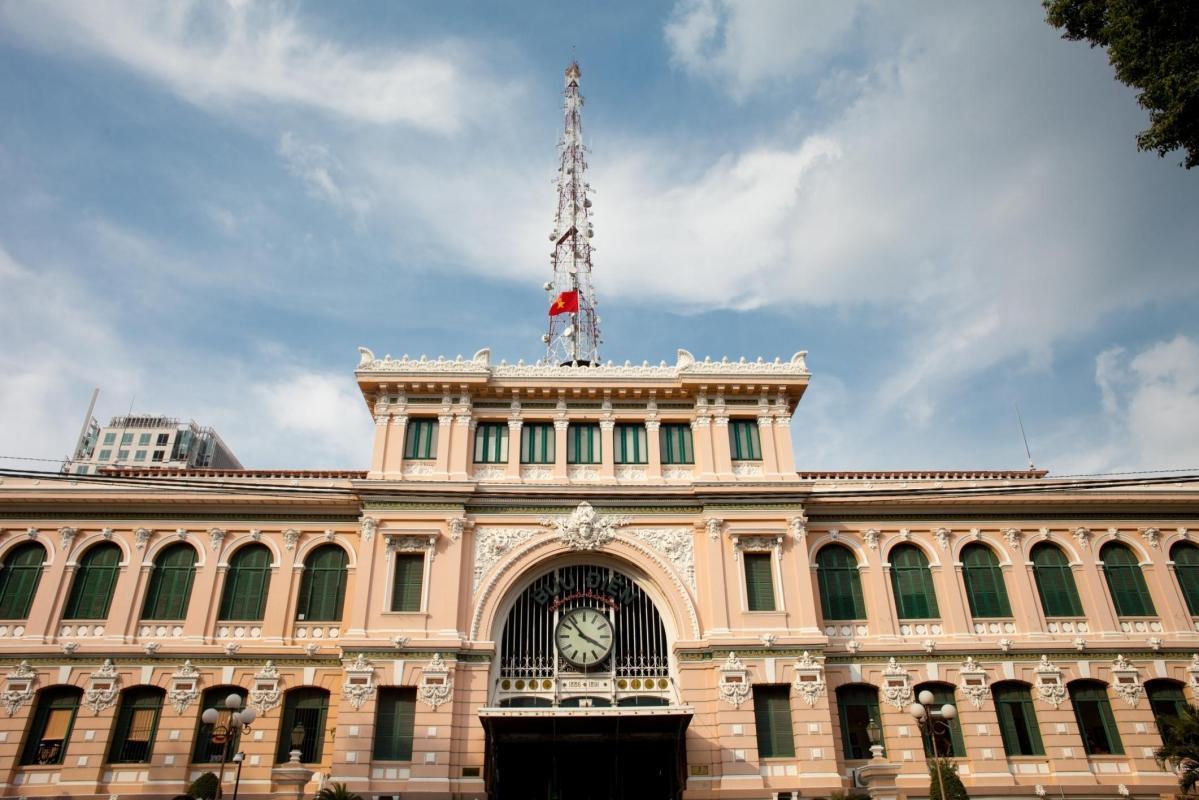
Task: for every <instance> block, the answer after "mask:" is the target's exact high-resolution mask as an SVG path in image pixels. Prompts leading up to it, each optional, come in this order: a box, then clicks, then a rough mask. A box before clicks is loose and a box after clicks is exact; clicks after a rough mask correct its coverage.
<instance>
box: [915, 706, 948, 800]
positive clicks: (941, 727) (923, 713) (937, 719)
mask: <svg viewBox="0 0 1199 800" xmlns="http://www.w3.org/2000/svg"><path fill="white" fill-rule="evenodd" d="M916 699H917V700H918V701H919V702H916V703H912V705H910V706H909V707H908V713H909V714H911V715H912V716H913V717H914V718H915V719H916V725H918V726H919V728H920V732H921V733H926V734H928V740H929V742H931V743H932V747H933V762H934V764H935V765H936V769H937V784H938V785H939V786H940V787H941V800H949V798H947V797H946V796H945V777H944V776H943V775H942V774H941V756H940V754H938V753H937V736H938V735H940V734H947V733H949V732H950V730H951V727H950V725H951V723H952V722H953V718H954V717H956V716H957V715H958V710H957V709H956V708H954V706H953V704H952V703H946V704H945V705H943V706H941V707H940V708H933V707H932V705H933V703H934V702H936V699H937V698H936V697H934V696H933V693H932V692H930V691H929V690H928V689H925V690H924V691H922V692H921V693H920V694H919V696H918V697H917V698H916Z"/></svg>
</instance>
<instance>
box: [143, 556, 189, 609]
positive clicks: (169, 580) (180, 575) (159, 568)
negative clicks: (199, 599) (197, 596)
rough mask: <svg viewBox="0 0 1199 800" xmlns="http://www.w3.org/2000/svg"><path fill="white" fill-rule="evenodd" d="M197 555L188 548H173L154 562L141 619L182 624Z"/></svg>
mask: <svg viewBox="0 0 1199 800" xmlns="http://www.w3.org/2000/svg"><path fill="white" fill-rule="evenodd" d="M195 562H196V551H195V549H194V548H192V547H191V545H186V544H173V545H171V546H170V547H167V548H166V549H164V550H163V551H162V552H161V553H159V554H158V557H157V558H155V559H154V569H153V570H152V571H151V572H150V583H149V586H148V587H147V588H146V600H145V603H144V604H143V605H142V619H147V620H181V619H185V618H186V617H187V606H188V602H189V601H190V599H191V587H192V578H193V577H194V576H195V571H196V570H195Z"/></svg>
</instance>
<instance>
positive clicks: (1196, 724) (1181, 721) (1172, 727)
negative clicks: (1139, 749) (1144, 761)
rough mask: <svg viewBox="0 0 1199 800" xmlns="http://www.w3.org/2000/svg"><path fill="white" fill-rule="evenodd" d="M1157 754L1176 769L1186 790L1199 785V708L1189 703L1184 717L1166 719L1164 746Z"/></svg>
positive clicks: (1162, 760) (1162, 762)
mask: <svg viewBox="0 0 1199 800" xmlns="http://www.w3.org/2000/svg"><path fill="white" fill-rule="evenodd" d="M1153 755H1154V757H1155V758H1156V759H1157V762H1158V763H1159V764H1162V765H1165V764H1169V765H1170V766H1171V767H1173V768H1174V770H1175V772H1177V773H1178V788H1180V789H1182V790H1183V791H1184V792H1190V791H1192V790H1193V789H1194V788H1195V785H1196V784H1199V708H1196V707H1195V706H1192V705H1188V706H1187V707H1186V708H1184V709H1183V710H1182V716H1180V717H1174V718H1168V719H1166V720H1164V721H1163V722H1162V746H1161V747H1159V748H1158V749H1157V750H1156V751H1155V752H1154V753H1153Z"/></svg>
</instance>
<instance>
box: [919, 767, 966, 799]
mask: <svg viewBox="0 0 1199 800" xmlns="http://www.w3.org/2000/svg"><path fill="white" fill-rule="evenodd" d="M938 771H940V773H941V780H937V772H938ZM928 777H929V784H930V785H929V789H928V800H970V795H968V794H966V787H965V786H963V785H962V779H961V778H959V777H958V766H957V764H954V763H953V762H952V761H950V760H949V759H947V758H937V759H931V760H930V761H929V762H928ZM941 781H944V782H945V795H946V797H944V798H943V797H941Z"/></svg>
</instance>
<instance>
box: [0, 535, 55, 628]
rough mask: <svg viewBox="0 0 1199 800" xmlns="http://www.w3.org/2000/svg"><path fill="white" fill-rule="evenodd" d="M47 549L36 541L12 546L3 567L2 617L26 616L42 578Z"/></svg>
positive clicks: (0, 582)
mask: <svg viewBox="0 0 1199 800" xmlns="http://www.w3.org/2000/svg"><path fill="white" fill-rule="evenodd" d="M45 560H46V550H45V548H43V547H42V546H41V545H40V544H37V543H36V542H26V543H25V544H20V545H17V546H16V547H15V548H13V549H12V550H11V551H10V552H9V554H8V557H7V558H6V559H4V564H3V565H2V566H0V619H14V620H16V619H25V618H26V617H28V616H29V607H30V606H31V605H32V604H33V596H34V595H35V594H36V593H37V587H38V584H39V583H41V580H42V563H43V562H44V561H45Z"/></svg>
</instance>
